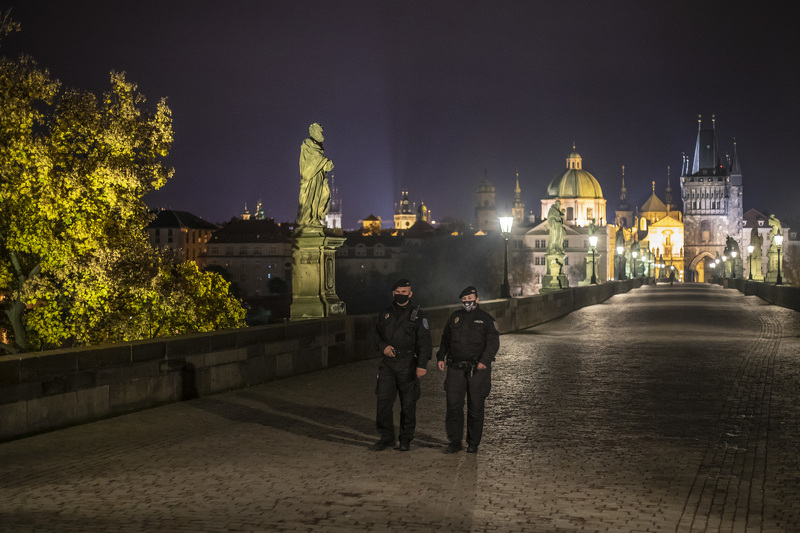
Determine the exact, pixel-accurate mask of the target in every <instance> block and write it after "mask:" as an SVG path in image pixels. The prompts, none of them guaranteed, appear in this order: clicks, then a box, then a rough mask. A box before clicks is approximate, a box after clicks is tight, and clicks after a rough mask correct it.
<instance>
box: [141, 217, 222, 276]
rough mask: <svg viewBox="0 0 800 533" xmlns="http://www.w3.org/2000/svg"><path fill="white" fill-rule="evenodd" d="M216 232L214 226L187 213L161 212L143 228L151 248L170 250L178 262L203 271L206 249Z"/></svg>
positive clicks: (216, 227) (215, 226)
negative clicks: (180, 261) (193, 263)
mask: <svg viewBox="0 0 800 533" xmlns="http://www.w3.org/2000/svg"><path fill="white" fill-rule="evenodd" d="M217 229H218V226H217V225H216V224H212V223H211V222H207V221H205V220H203V219H202V218H200V217H198V216H197V215H193V214H192V213H189V212H188V211H175V210H172V209H161V210H159V211H157V212H156V213H155V218H154V219H153V220H152V221H151V222H150V224H148V225H147V238H148V241H149V242H150V245H151V246H153V247H156V248H160V247H167V248H171V249H173V250H175V251H176V252H177V253H178V257H179V258H180V259H181V260H183V261H194V262H196V263H197V264H198V266H199V267H200V268H203V267H204V266H205V257H204V254H205V252H206V245H207V243H208V241H209V239H211V236H212V234H213V232H214V231H215V230H217Z"/></svg>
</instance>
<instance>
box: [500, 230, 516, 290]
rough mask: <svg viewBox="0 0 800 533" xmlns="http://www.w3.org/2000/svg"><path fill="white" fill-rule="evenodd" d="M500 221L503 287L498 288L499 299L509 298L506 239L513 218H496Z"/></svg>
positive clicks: (509, 233)
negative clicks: (502, 247) (502, 249)
mask: <svg viewBox="0 0 800 533" xmlns="http://www.w3.org/2000/svg"><path fill="white" fill-rule="evenodd" d="M497 220H499V221H500V233H502V234H503V242H504V244H505V253H504V256H503V258H504V259H503V285H502V286H501V287H500V298H511V288H510V287H509V285H508V237H509V236H510V235H511V225H512V224H513V223H514V217H497Z"/></svg>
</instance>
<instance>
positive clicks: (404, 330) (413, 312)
mask: <svg viewBox="0 0 800 533" xmlns="http://www.w3.org/2000/svg"><path fill="white" fill-rule="evenodd" d="M411 295H412V292H411V282H410V281H408V280H407V279H399V280H397V281H396V282H395V284H394V285H393V286H392V296H393V298H394V302H392V305H390V306H389V307H388V308H386V310H384V311H383V312H382V313H381V314H379V315H378V324H377V325H376V326H375V334H374V344H375V348H376V349H377V350H378V351H379V352H380V353H381V354H383V357H382V358H381V363H380V366H378V385H377V388H376V393H377V395H378V413H377V416H376V418H375V426H376V427H377V429H378V433H380V436H381V440H379V441H378V442H376V443H375V444H374V445H372V446H371V449H372V450H374V451H381V450H385V449H386V448H388V447H389V446H394V443H395V433H394V414H393V413H392V407H393V406H394V399H395V397H396V396H397V394H398V393H399V394H400V446H399V448H398V449H399V450H400V451H401V452H407V451H408V450H410V449H411V446H410V445H411V439H413V438H414V428H415V426H416V425H417V417H416V409H417V400H418V399H419V394H420V384H419V378H421V377H422V376H424V375H425V374H426V373H427V366H428V360H429V359H430V358H431V350H432V346H431V332H430V329H429V326H428V320H427V319H426V318H425V316H424V315H423V313H422V311H421V310H420V308H419V306H418V305H417V306H414V305H411V304H410V303H409V300H410V298H411Z"/></svg>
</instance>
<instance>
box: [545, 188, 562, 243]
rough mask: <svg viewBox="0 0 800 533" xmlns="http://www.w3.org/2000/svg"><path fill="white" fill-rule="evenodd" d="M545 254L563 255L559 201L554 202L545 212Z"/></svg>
mask: <svg viewBox="0 0 800 533" xmlns="http://www.w3.org/2000/svg"><path fill="white" fill-rule="evenodd" d="M547 229H548V230H549V233H548V235H547V253H548V254H563V253H564V235H565V234H564V212H563V211H562V210H561V200H556V201H555V203H554V204H553V205H551V206H550V210H549V211H548V212H547Z"/></svg>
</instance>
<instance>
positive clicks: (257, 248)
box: [253, 246, 261, 255]
mask: <svg viewBox="0 0 800 533" xmlns="http://www.w3.org/2000/svg"><path fill="white" fill-rule="evenodd" d="M253 255H261V247H260V246H256V247H254V248H253Z"/></svg>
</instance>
